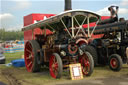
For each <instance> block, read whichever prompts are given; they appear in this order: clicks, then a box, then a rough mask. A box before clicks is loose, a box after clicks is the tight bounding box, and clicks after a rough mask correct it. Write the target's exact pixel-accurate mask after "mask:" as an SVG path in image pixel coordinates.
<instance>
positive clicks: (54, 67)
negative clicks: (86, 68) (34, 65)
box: [49, 53, 63, 78]
mask: <svg viewBox="0 0 128 85" xmlns="http://www.w3.org/2000/svg"><path fill="white" fill-rule="evenodd" d="M49 70H50V74H51V76H52V77H53V78H60V77H61V75H62V71H63V67H62V60H61V58H60V56H59V55H58V54H57V53H54V54H53V55H51V57H50V61H49Z"/></svg>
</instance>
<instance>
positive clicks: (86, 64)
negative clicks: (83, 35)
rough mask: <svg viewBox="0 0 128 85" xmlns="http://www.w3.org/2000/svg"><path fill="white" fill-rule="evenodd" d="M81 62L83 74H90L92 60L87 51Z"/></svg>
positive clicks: (80, 59) (81, 57)
mask: <svg viewBox="0 0 128 85" xmlns="http://www.w3.org/2000/svg"><path fill="white" fill-rule="evenodd" d="M79 63H80V64H81V68H82V72H83V74H84V75H88V73H89V71H90V62H89V59H88V56H87V55H86V54H85V53H84V54H83V55H81V56H80V58H79Z"/></svg>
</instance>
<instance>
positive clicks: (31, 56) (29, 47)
mask: <svg viewBox="0 0 128 85" xmlns="http://www.w3.org/2000/svg"><path fill="white" fill-rule="evenodd" d="M38 49H40V47H39V45H38V43H37V42H36V41H35V40H32V41H28V42H27V43H26V45H25V66H26V68H27V71H28V72H36V71H39V70H40V64H38V60H37V57H38V53H37V50H38Z"/></svg>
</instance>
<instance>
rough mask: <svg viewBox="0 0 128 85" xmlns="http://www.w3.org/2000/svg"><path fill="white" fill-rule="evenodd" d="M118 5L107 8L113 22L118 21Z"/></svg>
mask: <svg viewBox="0 0 128 85" xmlns="http://www.w3.org/2000/svg"><path fill="white" fill-rule="evenodd" d="M118 9H119V7H118V6H110V7H109V8H108V10H109V11H110V14H111V19H112V20H113V22H115V21H118Z"/></svg>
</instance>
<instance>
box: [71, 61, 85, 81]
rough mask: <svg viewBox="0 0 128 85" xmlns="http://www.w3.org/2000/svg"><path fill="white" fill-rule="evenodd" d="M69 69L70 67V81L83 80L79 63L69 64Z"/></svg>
mask: <svg viewBox="0 0 128 85" xmlns="http://www.w3.org/2000/svg"><path fill="white" fill-rule="evenodd" d="M69 67H70V74H71V79H72V80H79V79H83V73H82V69H81V64H80V63H77V64H70V65H69Z"/></svg>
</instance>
